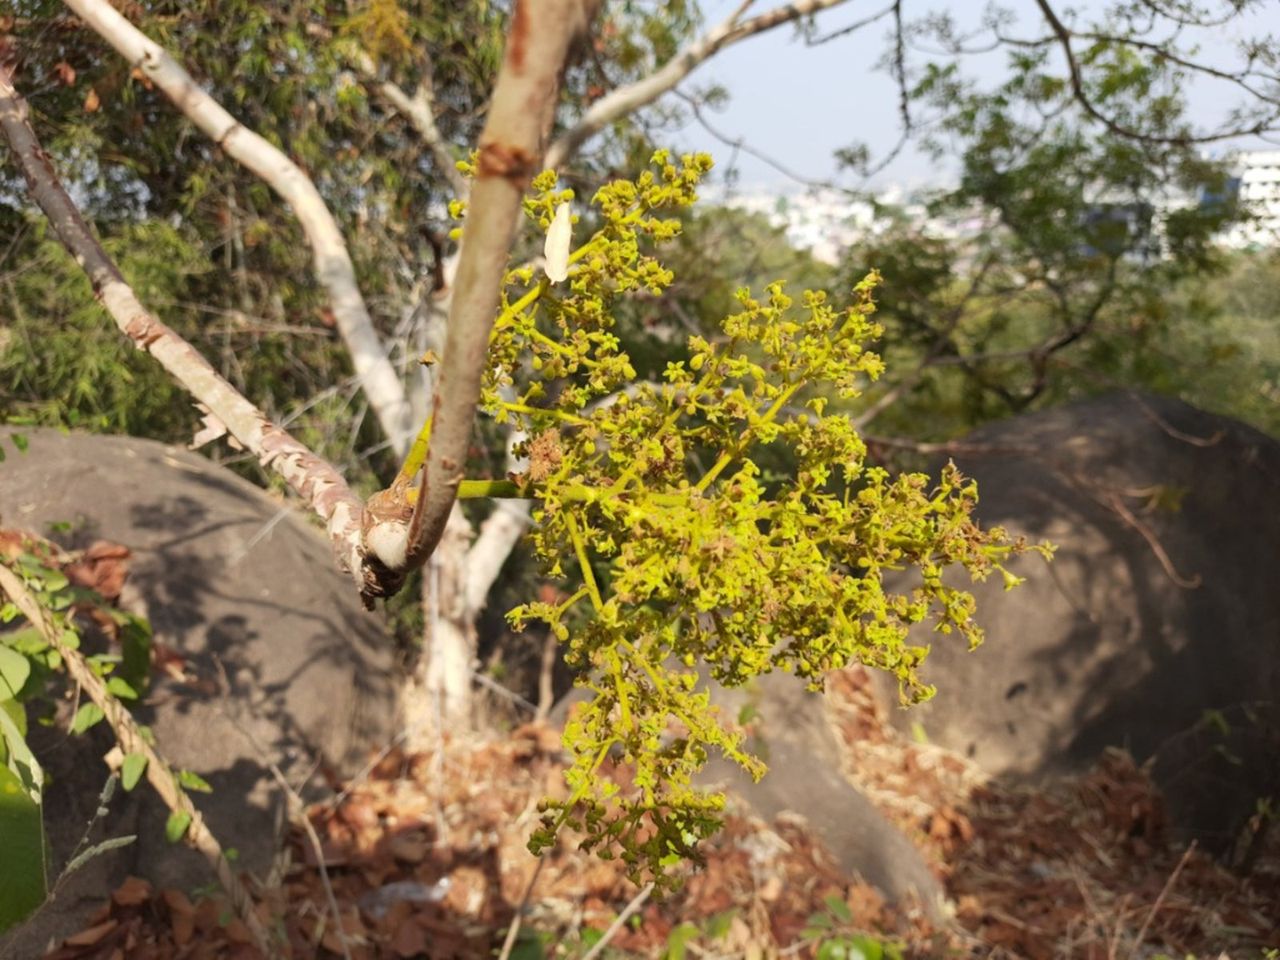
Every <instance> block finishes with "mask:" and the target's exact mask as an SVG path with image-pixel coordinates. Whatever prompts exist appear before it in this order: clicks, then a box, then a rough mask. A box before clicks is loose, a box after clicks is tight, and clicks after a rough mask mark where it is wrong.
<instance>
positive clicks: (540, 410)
mask: <svg viewBox="0 0 1280 960" xmlns="http://www.w3.org/2000/svg"><path fill="white" fill-rule="evenodd" d="M501 405H502V409H504V410H510V411H511V412H512V413H527V414H530V415H531V416H532V415H537V414H545V415H547V416H551V417H555V418H556V419H557V420H563V421H564V422H565V423H572V424H573V425H574V426H576V427H585V426H589V425H590V423H591V421H590V420H588V419H587V418H586V417H580V416H578V415H577V414H575V413H569V412H568V411H565V410H557V409H555V408H554V407H531V406H529V405H528V404H527V403H507V402H505V401H503V402H502V404H501Z"/></svg>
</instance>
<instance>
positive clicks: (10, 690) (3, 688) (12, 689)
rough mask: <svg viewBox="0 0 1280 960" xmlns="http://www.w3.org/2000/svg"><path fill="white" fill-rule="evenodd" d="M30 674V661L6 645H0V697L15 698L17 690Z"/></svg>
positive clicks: (5, 698)
mask: <svg viewBox="0 0 1280 960" xmlns="http://www.w3.org/2000/svg"><path fill="white" fill-rule="evenodd" d="M29 676H31V661H30V660H28V659H27V658H26V657H24V656H23V655H22V654H20V653H18V651H16V650H12V649H10V648H9V647H7V646H3V645H0V699H3V700H14V699H17V696H18V691H19V690H21V689H22V687H23V685H24V684H25V683H26V682H27V677H29Z"/></svg>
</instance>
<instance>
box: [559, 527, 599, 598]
mask: <svg viewBox="0 0 1280 960" xmlns="http://www.w3.org/2000/svg"><path fill="white" fill-rule="evenodd" d="M564 522H565V526H566V527H568V529H569V539H570V540H572V541H573V552H574V553H575V554H576V555H577V557H578V566H579V567H581V568H582V582H583V583H584V584H585V585H586V588H587V591H588V593H589V594H590V596H591V605H592V606H593V607H595V609H596V613H599V612H600V611H601V610H602V609H604V600H603V599H602V598H601V596H600V587H599V586H598V585H597V584H596V576H595V574H594V573H592V571H591V560H590V558H589V557H588V556H587V544H586V541H585V540H584V539H583V537H582V533H581V531H579V530H578V522H577V521H576V520H574V519H573V514H572V513H569V512H567V511H566V512H565V515H564Z"/></svg>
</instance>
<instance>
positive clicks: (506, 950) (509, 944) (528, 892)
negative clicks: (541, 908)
mask: <svg viewBox="0 0 1280 960" xmlns="http://www.w3.org/2000/svg"><path fill="white" fill-rule="evenodd" d="M546 862H547V858H546V857H539V858H538V865H537V866H536V867H534V868H533V876H531V877H530V878H529V882H528V883H527V884H526V885H525V888H524V896H522V897H521V898H520V904H519V905H518V906H517V907H516V914H515V916H514V917H512V918H511V926H509V927H507V936H506V939H504V940H503V941H502V952H501V953H499V954H498V960H511V951H512V950H513V949H515V945H516V937H517V936H519V935H520V921H521V919H522V918H523V917H524V912H525V910H526V909H527V908H528V906H529V897H530V896H532V895H533V885H534V884H535V883H537V882H538V875H539V874H541V873H542V868H543V866H544V865H545V864H546Z"/></svg>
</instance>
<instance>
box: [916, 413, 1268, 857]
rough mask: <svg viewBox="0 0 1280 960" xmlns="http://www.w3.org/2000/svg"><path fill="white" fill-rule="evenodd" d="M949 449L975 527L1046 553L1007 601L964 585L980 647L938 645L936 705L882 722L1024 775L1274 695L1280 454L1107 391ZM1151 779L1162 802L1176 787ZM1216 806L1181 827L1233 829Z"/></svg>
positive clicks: (1240, 432)
mask: <svg viewBox="0 0 1280 960" xmlns="http://www.w3.org/2000/svg"><path fill="white" fill-rule="evenodd" d="M963 446H964V448H965V449H964V451H963V452H959V453H957V454H955V456H954V459H955V461H956V463H957V464H958V465H959V466H960V468H961V469H962V470H963V471H964V472H965V473H966V474H967V475H969V476H971V477H973V478H975V479H976V480H977V481H978V487H979V491H980V495H981V503H980V506H979V508H978V515H979V517H980V519H981V521H982V522H983V523H984V524H985V525H995V524H1001V525H1003V526H1006V527H1007V528H1008V529H1009V530H1010V531H1011V532H1013V533H1015V534H1023V535H1026V536H1027V537H1028V538H1031V539H1034V540H1040V539H1049V540H1051V541H1053V542H1055V543H1056V544H1058V547H1059V549H1058V553H1057V557H1056V558H1055V560H1054V562H1053V563H1052V564H1051V565H1049V566H1047V567H1046V566H1045V565H1044V564H1043V563H1042V562H1040V561H1039V559H1038V558H1034V557H1027V558H1023V559H1022V560H1021V561H1020V562H1019V563H1018V564H1017V566H1016V568H1015V569H1016V571H1017V572H1018V573H1020V574H1022V575H1024V576H1026V577H1027V583H1026V584H1025V585H1024V586H1021V587H1019V588H1018V589H1017V590H1015V591H1013V592H1011V593H1005V591H1004V590H1003V589H1002V585H1001V584H1000V582H999V578H998V577H997V578H995V579H994V580H992V581H989V582H987V583H985V584H980V585H978V586H977V587H976V589H975V593H976V596H977V599H978V618H979V620H980V622H981V623H982V624H983V625H984V627H985V628H986V632H987V640H986V643H985V644H984V645H983V646H982V647H981V648H979V649H978V650H977V651H976V652H974V653H972V654H970V653H968V652H967V651H966V650H964V649H963V648H962V646H961V645H960V644H958V643H956V642H953V641H949V640H948V638H945V637H938V638H934V643H933V650H932V653H931V654H930V657H929V660H928V662H927V664H926V668H925V671H924V673H925V676H926V678H927V679H929V680H930V681H932V682H933V683H935V684H936V685H937V687H938V691H939V692H938V695H937V697H936V698H935V699H934V700H932V701H931V702H929V703H928V704H925V705H922V706H920V707H916V708H913V709H911V710H908V711H900V712H896V714H897V721H898V722H899V723H901V724H902V725H903V727H907V726H909V725H911V724H912V723H920V724H921V725H922V726H923V728H924V730H925V732H926V733H927V735H928V736H929V737H930V738H931V739H932V740H934V741H935V742H938V743H941V744H943V745H945V746H947V747H951V748H953V749H955V750H958V751H960V752H962V753H965V754H967V755H968V756H970V757H972V758H974V759H975V760H976V761H977V762H978V763H979V764H980V765H982V766H983V767H984V768H985V769H986V770H988V771H989V772H991V773H994V774H1003V775H1009V776H1014V777H1021V778H1030V779H1035V778H1039V777H1044V776H1046V775H1049V774H1054V773H1060V772H1067V771H1078V770H1080V769H1082V768H1083V767H1085V766H1087V765H1088V764H1089V763H1091V762H1092V761H1093V760H1094V759H1095V758H1096V757H1097V756H1098V755H1099V754H1100V753H1101V751H1102V750H1103V749H1104V748H1105V747H1108V746H1119V747H1126V748H1128V749H1129V750H1130V751H1132V753H1133V754H1134V756H1135V757H1136V758H1137V759H1139V760H1140V761H1141V760H1145V759H1146V758H1148V757H1151V756H1152V755H1154V754H1156V753H1157V752H1159V750H1160V749H1161V747H1162V745H1163V744H1165V743H1166V742H1168V741H1170V740H1171V739H1174V738H1178V737H1179V736H1180V735H1181V734H1182V733H1183V731H1187V730H1190V729H1192V728H1194V727H1195V726H1196V725H1197V723H1198V722H1200V721H1201V719H1202V717H1203V716H1204V715H1205V713H1206V711H1210V710H1217V711H1226V710H1229V709H1231V708H1233V707H1234V706H1235V705H1237V704H1241V703H1246V702H1257V701H1261V702H1263V703H1274V702H1275V701H1277V699H1280V511H1277V509H1276V505H1277V503H1280V443H1278V442H1277V441H1275V440H1273V439H1272V438H1270V437H1267V436H1265V435H1264V434H1261V433H1259V432H1258V431H1256V430H1253V429H1251V428H1249V427H1247V426H1245V425H1243V424H1241V423H1238V422H1235V421H1232V420H1228V419H1225V418H1223V417H1218V416H1214V415H1212V414H1209V413H1205V412H1203V411H1200V410H1196V409H1194V408H1193V407H1190V406H1188V405H1186V404H1184V403H1180V402H1178V401H1175V400H1169V399H1163V398H1159V397H1153V396H1145V395H1137V394H1131V393H1117V394H1111V395H1108V396H1104V397H1101V398H1098V399H1095V400H1091V401H1088V402H1085V403H1078V404H1073V405H1070V406H1065V407H1061V408H1057V409H1053V410H1048V411H1045V412H1043V413H1036V414H1031V415H1027V416H1022V417H1017V418H1014V419H1011V420H1008V421H1004V422H1000V423H996V424H992V425H990V426H988V427H986V428H983V429H981V430H979V431H977V432H975V433H973V434H972V435H971V436H969V437H968V438H966V439H965V440H964V441H963ZM896 586H898V587H899V588H901V587H902V586H903V584H902V583H901V582H900V583H898V584H896ZM917 639H919V640H921V641H926V642H927V641H928V640H929V639H931V638H930V635H929V634H928V633H927V631H926V630H920V631H919V632H918V634H917ZM1264 742H1266V739H1265V738H1256V739H1254V740H1248V741H1247V742H1243V743H1241V744H1240V748H1241V749H1242V750H1245V751H1248V750H1249V749H1250V746H1249V744H1251V743H1257V744H1261V743H1264ZM1186 744H1187V741H1185V740H1184V741H1183V748H1185V747H1186ZM1254 754H1256V755H1253V754H1251V755H1248V756H1245V757H1244V758H1243V760H1244V762H1245V764H1246V765H1251V766H1256V765H1259V764H1261V765H1264V766H1266V767H1267V768H1268V769H1270V768H1273V767H1274V765H1275V754H1274V753H1270V752H1265V751H1264V752H1258V751H1256V750H1255V751H1254ZM1157 769H1158V770H1159V769H1161V768H1157ZM1206 769H1207V768H1206ZM1164 783H1165V785H1166V786H1167V788H1168V790H1169V791H1170V800H1171V804H1172V805H1173V806H1174V807H1175V808H1176V806H1177V797H1176V796H1175V793H1176V792H1177V791H1182V790H1187V789H1191V787H1190V786H1189V784H1188V783H1187V782H1186V781H1185V780H1182V781H1177V780H1174V779H1165V780H1164ZM1195 789H1199V788H1198V787H1197V788H1195ZM1229 806H1230V804H1225V803H1224V804H1223V808H1222V811H1221V813H1222V818H1220V820H1219V822H1217V823H1216V824H1208V823H1206V822H1205V821H1204V819H1203V813H1202V814H1200V815H1198V817H1199V819H1198V820H1197V825H1196V826H1195V827H1194V829H1193V832H1198V833H1201V834H1202V835H1204V831H1207V830H1221V829H1223V828H1224V826H1225V825H1226V823H1227V822H1228V821H1234V820H1236V819H1238V815H1239V811H1238V810H1236V811H1234V812H1232V811H1230V810H1228V809H1227V808H1228V807H1229ZM1175 812H1176V810H1175Z"/></svg>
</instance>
